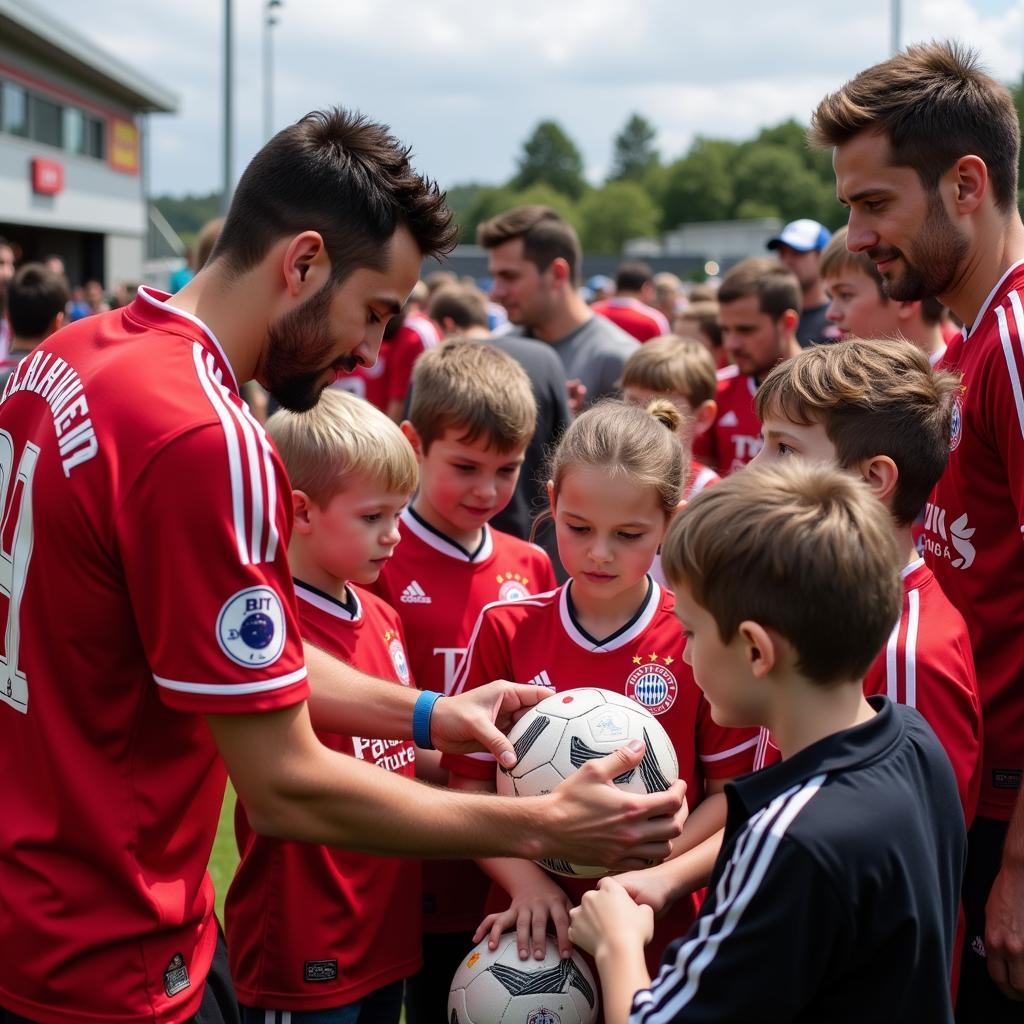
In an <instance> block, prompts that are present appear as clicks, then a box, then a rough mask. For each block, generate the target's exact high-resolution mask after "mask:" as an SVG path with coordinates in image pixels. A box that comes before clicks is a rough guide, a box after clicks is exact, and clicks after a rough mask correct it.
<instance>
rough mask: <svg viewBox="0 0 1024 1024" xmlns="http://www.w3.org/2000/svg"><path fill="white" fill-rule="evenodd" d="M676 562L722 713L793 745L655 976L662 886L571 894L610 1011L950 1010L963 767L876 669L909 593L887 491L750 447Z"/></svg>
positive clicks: (745, 800)
mask: <svg viewBox="0 0 1024 1024" xmlns="http://www.w3.org/2000/svg"><path fill="white" fill-rule="evenodd" d="M662 564H663V566H664V569H665V573H666V575H667V577H668V579H669V581H670V582H671V583H672V584H673V586H674V587H675V589H676V597H677V606H676V607H677V611H678V613H679V616H680V618H681V619H682V620H683V622H684V624H685V628H686V631H687V636H688V644H687V648H686V660H687V661H688V662H689V663H690V664H691V665H692V666H693V670H694V675H695V677H696V679H697V683H698V685H700V687H701V688H702V689H703V690H704V693H705V695H706V697H707V698H708V700H709V702H710V703H711V710H712V717H713V718H714V719H715V721H716V722H718V723H719V724H721V725H728V726H739V725H763V726H766V727H768V728H769V729H771V730H772V731H773V733H776V734H777V737H778V743H779V746H780V748H781V750H782V753H783V757H784V760H783V761H782V763H780V764H777V765H774V766H772V767H771V768H767V769H765V770H764V771H762V772H758V773H756V774H753V775H747V776H744V777H742V778H740V779H738V780H737V781H736V782H734V783H731V784H730V785H729V786H728V787H727V789H726V793H727V797H728V803H729V813H728V822H727V825H726V831H725V841H724V843H723V846H722V850H721V853H720V855H719V858H718V861H717V863H716V865H715V870H714V874H713V876H712V879H711V884H710V886H709V889H708V897H707V900H706V901H705V903H704V906H703V907H702V909H701V913H700V916H699V917H698V919H697V921H696V923H695V924H694V926H693V928H692V929H691V930H690V932H689V934H688V935H687V936H686V937H685V938H683V939H680V940H679V941H678V942H677V943H675V944H674V945H673V946H672V947H670V949H669V951H668V952H667V953H666V955H665V958H664V960H663V961H662V967H661V971H660V973H659V975H658V977H657V979H656V980H655V981H654V982H653V984H652V982H651V979H650V977H649V976H648V975H647V973H646V970H645V968H644V960H643V946H644V944H645V942H646V941H647V939H648V937H649V935H650V934H651V928H652V912H651V910H650V908H649V907H644V906H637V905H636V904H634V903H633V902H632V900H631V899H630V897H629V896H628V894H627V893H626V890H625V889H624V888H623V887H622V886H621V885H619V884H618V883H617V882H616V881H615V880H614V878H606V879H603V880H602V882H601V886H600V888H599V889H598V890H597V891H595V892H591V893H588V894H586V896H584V898H583V902H582V905H581V906H580V908H578V909H577V910H574V911H573V913H572V928H571V931H570V937H571V938H572V941H573V942H575V943H576V944H577V945H580V946H582V947H583V948H585V949H587V950H589V951H591V952H592V953H593V954H594V956H595V958H596V960H597V965H598V968H599V970H600V972H601V980H602V984H603V986H604V1001H605V1020H606V1021H607V1022H608V1024H623V1022H625V1021H627V1020H628V1021H630V1022H631V1024H641V1022H642V1024H663V1022H676V1021H678V1022H690V1021H729V1022H730V1024H740V1022H747V1021H750V1022H754V1021H757V1022H760V1021H773V1022H775V1021H802V1022H808V1024H810V1022H811V1021H814V1022H821V1021H829V1022H830V1024H840V1022H844V1021H848V1022H851V1024H852V1022H855V1021H856V1022H864V1021H872V1022H883V1021H893V1022H897V1021H899V1022H901V1024H905V1022H908V1021H921V1022H925V1021H927V1022H929V1024H939V1022H947V1021H952V1020H953V1014H952V1007H951V1005H950V995H949V971H950V964H951V959H952V949H953V938H954V933H955V928H956V916H957V907H958V898H959V889H960V880H961V874H962V868H963V858H964V841H965V837H964V821H963V814H962V812H961V810H960V804H959V800H958V797H957V790H956V783H955V780H954V777H953V772H952V768H951V767H950V764H949V760H948V758H947V757H946V755H945V753H944V752H943V750H942V747H941V746H940V745H939V742H938V740H937V739H936V738H935V736H934V734H933V733H932V732H931V730H930V729H929V727H928V726H927V724H926V723H925V722H924V719H923V718H921V716H920V715H919V714H918V713H917V712H916V711H914V710H913V709H911V708H907V707H904V706H899V705H894V704H891V703H890V702H889V701H888V700H887V699H886V698H884V697H873V698H870V700H867V699H865V698H864V696H863V693H862V689H861V680H862V678H863V675H864V673H865V671H866V670H867V667H868V665H869V664H870V663H871V661H872V660H873V659H874V657H875V655H876V653H877V652H878V650H879V649H880V648H881V646H882V644H883V643H884V641H885V639H886V637H887V636H888V633H889V631H890V630H891V628H892V625H893V623H894V622H895V621H896V617H897V614H898V612H899V608H900V580H899V565H900V556H899V552H898V551H897V550H896V545H895V543H894V541H893V540H892V538H891V536H890V531H889V530H888V527H887V524H886V522H885V510H884V508H883V507H882V505H881V504H879V503H878V502H877V501H874V500H873V499H872V496H871V495H870V493H869V492H868V490H867V489H866V488H864V487H863V486H862V485H861V484H860V483H858V482H857V481H855V480H852V479H849V478H846V477H843V476H841V475H840V474H839V473H837V472H836V471H835V470H833V469H829V468H826V467H824V466H818V465H809V464H804V465H775V466H765V467H756V468H750V469H747V470H744V472H742V473H739V474H735V475H734V476H731V477H729V478H728V479H727V480H725V481H723V482H722V483H721V484H718V485H717V486H715V487H713V488H710V489H709V490H707V491H705V492H704V493H702V494H701V495H699V496H698V497H697V498H696V499H695V500H694V501H693V502H692V503H691V504H690V506H689V507H688V508H687V509H686V510H685V511H684V512H683V513H681V514H680V515H679V517H678V518H677V520H676V522H675V523H674V524H673V526H672V528H671V529H670V531H669V534H668V536H667V538H666V541H665V544H664V547H663V551H662Z"/></svg>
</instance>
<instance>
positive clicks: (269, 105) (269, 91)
mask: <svg viewBox="0 0 1024 1024" xmlns="http://www.w3.org/2000/svg"><path fill="white" fill-rule="evenodd" d="M282 5H283V0H266V6H265V8H264V11H263V141H264V142H266V141H267V140H268V139H269V138H270V137H271V136H272V135H273V134H274V40H273V29H274V26H275V25H276V24H277V18H276V17H275V16H274V12H275V10H276V9H277V8H279V7H281V6H282Z"/></svg>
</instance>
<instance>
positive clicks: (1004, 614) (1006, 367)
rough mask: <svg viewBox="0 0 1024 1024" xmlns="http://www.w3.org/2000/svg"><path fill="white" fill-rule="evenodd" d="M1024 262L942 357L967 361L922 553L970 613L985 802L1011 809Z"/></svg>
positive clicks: (1023, 412) (994, 811)
mask: <svg viewBox="0 0 1024 1024" xmlns="http://www.w3.org/2000/svg"><path fill="white" fill-rule="evenodd" d="M1022 300H1024V262H1022V263H1017V264H1015V265H1014V266H1012V267H1011V268H1010V269H1009V270H1008V271H1007V272H1006V274H1005V275H1004V276H1003V278H1002V280H1001V281H1000V282H999V283H998V284H997V285H996V287H995V288H994V289H993V290H992V292H991V294H990V295H989V297H988V299H987V300H986V302H985V304H984V305H983V306H982V308H981V311H980V312H979V313H978V317H977V319H976V320H975V322H974V324H973V326H972V327H971V330H970V332H969V334H968V335H967V337H966V338H964V337H963V336H961V337H960V338H958V339H955V340H954V341H953V342H952V344H950V346H949V348H948V349H947V350H946V355H945V358H944V359H943V360H942V362H941V363H940V364H939V365H940V367H941V368H943V369H947V370H952V371H953V372H955V373H958V374H959V375H960V378H961V382H960V390H959V393H958V394H957V396H956V399H955V401H954V406H953V431H952V437H951V439H950V455H949V465H948V466H947V467H946V471H945V472H944V473H943V474H942V479H941V480H939V482H938V484H937V485H936V487H935V490H934V491H933V492H932V499H931V501H930V502H929V503H928V505H927V506H926V508H925V523H924V526H925V535H924V557H925V560H926V561H927V563H928V565H929V567H930V568H931V570H932V572H934V573H935V578H936V579H937V580H938V581H939V584H940V585H941V587H942V589H943V590H944V591H945V593H946V596H947V597H948V598H949V599H950V601H952V602H953V605H954V607H955V608H956V609H957V611H959V612H960V614H961V615H962V616H963V617H964V620H965V621H966V622H967V629H968V632H969V633H970V638H971V649H972V650H973V652H974V667H975V670H976V671H977V675H978V688H979V690H980V693H981V708H982V720H983V723H984V729H985V743H984V749H983V752H982V757H983V760H982V780H981V796H980V799H979V801H978V814H980V815H981V816H982V817H986V818H997V819H1000V820H1004V821H1005V820H1008V819H1009V817H1010V814H1011V813H1012V811H1013V807H1014V804H1015V803H1016V800H1017V790H1018V788H1019V786H1020V780H1021V769H1022V768H1024V644H1022V643H1021V633H1022V631H1024V547H1022V537H1021V531H1022V529H1024V525H1022V524H1024V383H1022V382H1024V305H1022Z"/></svg>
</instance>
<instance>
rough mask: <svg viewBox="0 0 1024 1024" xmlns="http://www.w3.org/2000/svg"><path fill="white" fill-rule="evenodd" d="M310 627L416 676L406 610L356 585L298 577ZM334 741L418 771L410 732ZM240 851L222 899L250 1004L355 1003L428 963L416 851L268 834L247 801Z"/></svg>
mask: <svg viewBox="0 0 1024 1024" xmlns="http://www.w3.org/2000/svg"><path fill="white" fill-rule="evenodd" d="M295 593H296V595H297V596H298V598H299V615H300V628H301V630H302V636H303V637H304V638H305V639H306V640H308V641H310V642H311V643H314V644H316V645H317V646H318V647H322V648H323V649H324V650H326V651H327V652H328V653H330V654H333V655H335V656H336V657H338V658H340V659H341V660H342V661H344V662H346V663H347V664H349V665H353V666H355V667H356V668H358V669H361V670H362V671H363V672H366V673H368V674H369V675H372V676H377V677H378V678H382V679H394V680H395V681H396V683H400V684H401V685H403V686H408V685H409V666H408V661H407V659H406V656H405V648H404V646H403V644H402V626H401V623H400V622H399V619H398V613H397V612H396V611H395V610H394V609H393V608H390V607H389V606H388V605H386V604H385V603H384V602H383V601H382V600H381V599H380V598H378V597H375V596H374V595H373V594H370V593H367V592H366V591H363V590H359V589H357V588H355V587H351V588H350V595H351V597H352V604H351V605H350V606H349V607H346V606H344V605H341V604H339V603H338V602H337V601H334V600H332V599H331V598H330V597H328V596H327V595H326V594H322V593H321V592H320V591H318V590H316V589H315V588H313V587H309V586H306V585H305V584H303V583H301V582H300V581H298V580H296V583H295ZM318 736H319V738H320V741H321V742H322V743H323V744H324V745H325V746H328V747H330V748H331V749H332V750H338V751H340V752H341V753H343V754H349V755H350V756H352V757H358V758H359V759H360V760H363V761H368V762H370V763H371V764H376V765H378V766H379V767H380V768H382V769H384V770H385V771H391V772H395V773H396V774H399V775H405V776H407V777H409V778H413V777H415V774H416V772H415V761H416V748H415V746H414V745H413V743H412V741H411V740H377V739H364V738H362V737H359V736H341V735H336V734H327V733H318ZM235 835H236V837H237V839H238V849H239V852H240V853H241V855H242V860H241V863H240V864H239V865H238V872H237V874H236V875H235V879H234V881H233V882H232V883H231V888H230V890H229V891H228V897H227V903H226V904H225V908H224V911H225V913H224V923H225V927H226V930H227V940H228V953H229V955H230V957H231V976H232V978H233V979H234V982H235V988H236V990H237V992H238V999H239V1001H240V1002H242V1003H244V1004H245V1005H247V1006H254V1007H260V1008H264V1009H268V1008H269V1009H276V1010H324V1009H329V1008H333V1007H338V1006H347V1005H348V1004H349V1003H354V1002H356V1001H357V1000H360V999H362V998H363V997H364V996H366V995H369V994H370V993H371V992H373V991H374V990H375V989H378V988H380V987H381V986H382V985H389V984H391V983H392V982H394V981H398V980H400V979H401V978H406V977H408V976H409V975H411V974H414V973H415V972H416V971H417V970H418V969H419V966H420V872H419V865H418V864H417V863H416V861H414V860H401V859H399V858H397V857H373V856H370V855H369V854H364V853H354V852H350V851H347V850H341V849H338V848H335V847H327V846H314V845H312V844H309V843H291V842H282V841H280V840H276V839H267V838H265V837H263V836H259V835H257V834H256V833H254V832H253V831H252V829H251V828H250V826H249V821H248V819H247V817H246V815H245V811H244V810H243V809H242V806H241V804H239V805H238V807H237V809H236V812H235Z"/></svg>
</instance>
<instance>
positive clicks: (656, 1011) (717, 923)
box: [631, 775, 825, 1024]
mask: <svg viewBox="0 0 1024 1024" xmlns="http://www.w3.org/2000/svg"><path fill="white" fill-rule="evenodd" d="M824 782H825V776H824V775H816V776H814V777H813V778H811V779H808V780H807V781H806V782H804V783H802V784H801V785H799V786H794V787H792V788H791V789H788V790H786V792H785V793H782V794H781V795H779V796H777V797H776V798H775V799H774V800H773V801H772V802H771V803H770V804H769V805H768V806H767V807H763V808H762V809H761V810H760V811H758V812H757V813H756V814H755V815H754V816H753V817H752V818H751V819H750V820H749V821H748V822H747V824H746V825H745V826H744V828H743V834H742V835H741V836H740V837H739V838H738V839H737V841H736V845H735V846H734V848H733V852H732V854H731V856H730V857H729V863H728V865H727V866H726V868H725V870H724V871H723V872H722V875H721V877H720V878H719V880H718V885H717V886H716V888H715V901H716V902H715V910H714V913H713V914H705V915H703V916H702V917H699V918H698V919H697V924H696V927H695V929H693V930H691V934H693V932H695V934H694V937H693V938H692V939H688V940H687V941H686V942H683V943H681V944H680V946H679V947H678V949H677V950H676V956H675V962H674V963H672V964H666V965H665V966H664V967H662V969H661V971H660V973H659V974H658V977H657V979H656V980H655V982H654V983H653V984H652V985H651V987H650V989H648V990H647V991H646V992H641V993H640V994H639V995H638V996H637V1000H636V1002H637V1009H638V1013H637V1014H636V1015H635V1017H633V1018H631V1019H635V1020H637V1021H638V1022H643V1024H669V1022H671V1021H674V1020H677V1019H678V1016H677V1015H678V1014H679V1011H680V1010H682V1009H683V1008H684V1007H685V1006H686V1004H687V1003H689V1002H690V1001H691V1000H692V999H693V997H694V996H695V995H696V994H697V989H698V988H699V986H700V979H701V975H702V974H703V973H704V971H705V970H706V969H707V967H708V965H709V964H711V962H712V961H713V960H714V958H715V956H716V955H717V953H718V950H719V948H720V947H721V946H722V944H723V943H724V942H725V941H726V940H727V939H728V938H729V936H730V935H732V933H733V932H734V931H735V930H736V926H737V924H738V923H739V921H740V918H741V917H742V916H743V914H744V912H745V911H746V909H747V907H748V906H749V905H750V902H751V900H752V899H753V898H754V897H755V896H756V895H757V890H758V887H759V886H760V885H761V882H762V881H763V880H764V877H765V875H766V874H767V873H768V869H769V868H770V867H771V862H772V858H773V857H774V856H775V854H776V852H777V851H778V848H779V846H780V845H781V843H782V840H783V838H784V837H785V835H786V831H787V829H788V828H789V826H790V825H792V823H793V821H794V820H795V819H796V817H797V815H798V814H799V813H800V812H801V811H802V810H803V809H804V807H806V806H807V804H808V803H809V802H810V801H811V799H812V798H813V797H814V796H815V794H817V792H818V791H819V790H820V789H821V787H822V785H823V783H824Z"/></svg>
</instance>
